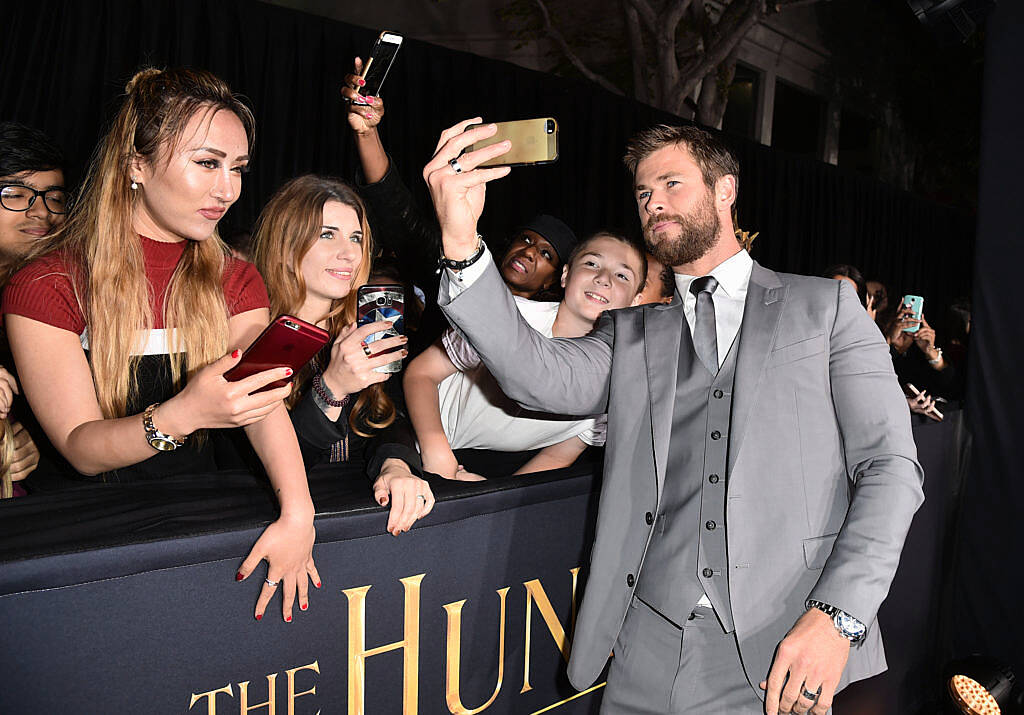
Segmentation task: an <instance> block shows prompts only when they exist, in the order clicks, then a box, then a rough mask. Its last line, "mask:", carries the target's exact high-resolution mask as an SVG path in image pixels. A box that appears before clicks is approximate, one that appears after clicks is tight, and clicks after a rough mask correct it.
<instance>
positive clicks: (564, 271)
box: [558, 263, 569, 289]
mask: <svg viewBox="0 0 1024 715" xmlns="http://www.w3.org/2000/svg"><path fill="white" fill-rule="evenodd" d="M568 277H569V264H568V263H566V264H565V265H564V266H562V280H560V281H559V282H558V285H560V286H562V288H563V289H564V288H565V279H566V278H568Z"/></svg>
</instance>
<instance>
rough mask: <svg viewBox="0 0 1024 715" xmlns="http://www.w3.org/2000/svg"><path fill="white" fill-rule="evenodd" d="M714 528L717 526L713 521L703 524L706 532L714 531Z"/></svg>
mask: <svg viewBox="0 0 1024 715" xmlns="http://www.w3.org/2000/svg"><path fill="white" fill-rule="evenodd" d="M716 526H718V524H716V523H715V522H713V521H707V522H704V528H705V529H707V530H708V531H714V530H715V527H716Z"/></svg>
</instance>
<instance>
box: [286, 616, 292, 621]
mask: <svg viewBox="0 0 1024 715" xmlns="http://www.w3.org/2000/svg"><path fill="white" fill-rule="evenodd" d="M284 622H285V623H291V622H292V617H291V616H286V617H285V619H284Z"/></svg>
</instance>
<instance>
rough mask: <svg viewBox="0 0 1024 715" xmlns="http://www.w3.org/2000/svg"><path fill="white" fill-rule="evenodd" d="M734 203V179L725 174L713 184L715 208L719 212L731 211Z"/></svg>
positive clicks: (730, 175)
mask: <svg viewBox="0 0 1024 715" xmlns="http://www.w3.org/2000/svg"><path fill="white" fill-rule="evenodd" d="M735 203H736V177H735V176H733V175H732V174H726V175H725V176H723V177H721V178H719V179H718V181H716V182H715V207H716V208H718V209H719V210H722V209H724V210H726V211H730V210H732V205H733V204H735Z"/></svg>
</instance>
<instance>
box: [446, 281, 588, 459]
mask: <svg viewBox="0 0 1024 715" xmlns="http://www.w3.org/2000/svg"><path fill="white" fill-rule="evenodd" d="M516 305H517V306H518V308H519V312H520V313H522V314H523V317H524V318H526V322H528V323H529V324H530V326H531V327H532V328H533V329H534V330H536V331H537V332H539V333H541V334H542V335H544V336H545V337H548V338H550V337H551V328H552V325H554V322H555V315H556V314H557V313H558V303H542V302H539V301H533V300H527V299H525V298H519V297H517V298H516ZM441 342H442V344H443V345H444V349H445V351H446V352H447V353H448V358H449V359H450V360H451V361H452V363H454V365H455V367H457V368H458V370H459V371H458V372H456V373H455V374H454V375H449V376H448V377H446V378H445V379H444V380H442V381H441V384H440V385H438V387H437V389H438V397H439V398H440V402H441V424H442V425H444V433H445V436H447V437H448V443H449V444H451V446H452V449H494V450H499V451H502V452H520V451H525V450H528V449H540V448H541V447H547V446H549V445H552V444H557V443H559V442H564V441H565V440H567V439H569V438H570V437H579V438H580V439H581V440H583V441H584V442H586V443H587V444H589V445H593V446H596V447H600V446H601V445H603V444H604V440H605V432H606V431H607V417H606V416H605V415H601V416H599V417H596V418H585V419H579V418H578V417H565V416H559V415H550V414H545V413H540V412H531V411H529V410H525V409H523V408H522V407H520V406H519V405H517V404H516V403H515V402H513V401H512V400H510V399H509V398H508V397H506V396H505V394H504V393H503V392H502V391H501V388H500V387H498V383H497V381H495V379H494V378H493V377H492V376H491V373H490V372H488V370H487V368H486V367H485V366H484V365H483V363H482V362H481V360H480V356H479V355H477V353H476V350H474V349H473V346H472V345H470V344H469V342H468V341H467V340H466V339H465V338H464V337H463V336H462V335H461V334H460V333H458V332H456V331H455V330H451V329H449V330H448V331H447V332H446V333H445V334H444V336H443V337H442V338H441Z"/></svg>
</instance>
